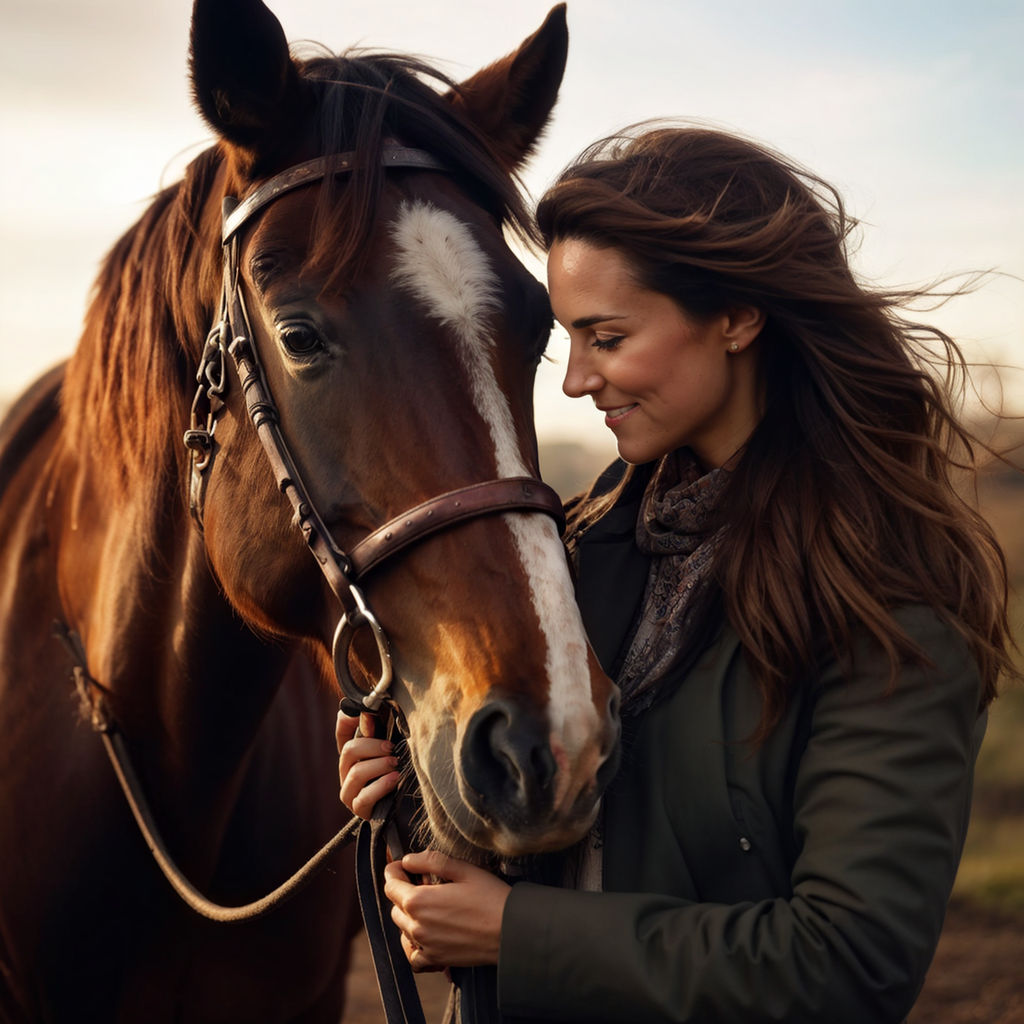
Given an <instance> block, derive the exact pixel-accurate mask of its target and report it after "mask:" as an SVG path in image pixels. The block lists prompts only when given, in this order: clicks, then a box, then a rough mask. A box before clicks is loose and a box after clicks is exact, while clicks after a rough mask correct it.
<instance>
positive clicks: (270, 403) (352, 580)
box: [184, 143, 564, 721]
mask: <svg viewBox="0 0 1024 1024" xmlns="http://www.w3.org/2000/svg"><path fill="white" fill-rule="evenodd" d="M356 159H357V158H356V154H355V153H341V154H336V155H334V156H329V157H320V158H318V159H316V160H310V161H307V162H306V163H302V164H297V165H296V166H294V167H291V168H289V169H288V170H286V171H283V172H282V173H281V174H278V175H277V176H275V177H274V178H271V179H270V180H269V181H267V182H266V183H265V184H263V185H261V186H260V187H259V188H257V189H256V191H254V192H253V193H252V194H251V195H249V196H248V197H247V198H246V199H244V200H243V201H241V202H239V201H238V200H236V199H233V198H226V199H225V200H224V203H223V227H222V236H221V242H222V245H223V247H224V283H223V287H222V290H221V298H220V314H219V316H218V318H217V322H216V323H215V324H214V326H213V328H212V329H211V330H210V333H209V335H208V336H207V339H206V344H205V346H204V349H203V353H202V357H201V359H200V363H199V370H198V373H197V374H196V380H197V382H198V387H197V389H196V393H195V397H194V399H193V402H192V412H191V418H190V424H189V429H188V430H187V431H186V432H185V438H184V440H185V445H186V447H187V448H188V449H189V451H190V453H191V471H190V479H189V509H190V511H191V513H192V517H193V519H194V521H195V522H196V524H197V525H198V526H199V528H200V529H202V521H203V498H204V493H205V488H206V481H207V479H208V477H207V474H208V473H209V470H210V467H211V464H212V461H213V457H214V454H215V451H216V445H215V442H214V431H215V428H216V425H217V415H218V413H219V412H220V411H221V410H222V409H223V407H224V394H225V391H226V389H227V373H226V364H227V359H226V357H227V356H230V357H231V360H232V362H233V364H234V367H235V371H236V373H237V375H238V379H239V381H240V383H241V388H242V393H243V395H244V397H245V404H246V409H247V412H248V415H249V418H250V419H251V420H252V423H253V426H254V427H255V429H256V433H257V436H258V437H259V439H260V442H261V444H262V445H263V450H264V452H265V453H266V455H267V458H268V459H269V461H270V466H271V469H272V470H273V473H274V478H275V480H276V482H277V485H278V487H279V488H280V490H281V491H282V492H283V493H284V494H285V496H286V497H287V498H288V501H289V503H290V504H291V506H292V510H293V518H292V523H293V525H294V526H296V527H297V528H298V529H299V531H300V532H301V533H302V536H303V538H304V540H305V541H306V544H307V546H308V547H309V549H310V551H311V552H312V554H313V557H314V558H315V559H316V562H317V564H318V565H319V566H320V569H321V571H322V572H323V574H324V577H325V578H326V580H327V583H328V585H329V586H330V588H331V590H332V592H333V593H334V595H335V597H337V599H338V601H339V603H340V605H341V616H340V618H339V619H338V623H337V626H336V628H335V631H334V641H333V645H332V647H333V649H332V656H333V661H334V672H335V675H336V676H337V679H338V684H339V686H340V687H341V690H342V693H343V694H344V699H345V700H346V701H348V702H349V704H348V707H347V708H346V710H348V711H349V712H350V713H355V712H357V711H359V710H366V711H371V712H375V711H377V710H379V709H380V707H381V705H382V703H383V702H384V701H388V702H389V703H390V704H391V706H392V709H393V710H394V712H395V715H396V718H397V719H398V720H399V721H402V720H403V718H404V716H403V714H402V712H401V710H400V709H399V708H398V705H397V702H396V701H394V699H393V697H392V696H391V692H390V690H391V682H392V679H393V669H392V659H391V645H390V643H389V641H388V638H387V635H386V634H385V632H384V629H383V627H382V626H381V624H380V622H379V620H378V619H377V616H376V615H374V613H373V611H372V610H371V609H370V607H369V605H368V604H367V601H366V598H365V596H364V594H363V592H362V589H361V588H360V587H359V586H358V581H360V580H361V579H362V578H363V577H364V576H366V574H367V573H369V572H370V571H371V570H372V569H374V568H376V567H377V566H378V565H380V564H381V563H382V562H384V561H386V560H388V559H390V558H392V557H393V556H394V555H396V554H397V553H398V552H399V551H402V550H404V549H405V548H407V547H409V546H410V545H412V544H415V543H418V542H419V541H421V540H423V539H424V538H426V537H429V536H431V535H432V534H434V533H437V532H438V531H440V530H445V529H448V528H450V527H452V526H454V525H456V524H458V523H461V522H463V521H465V520H467V519H472V518H476V517H479V516H483V515H489V514H493V513H499V512H508V511H526V512H543V513H545V514H546V515H549V516H551V517H552V518H553V519H555V521H556V522H558V523H559V524H560V525H561V524H562V523H563V522H564V520H563V512H562V502H561V499H560V498H559V497H558V495H557V494H556V493H555V492H554V491H553V490H552V489H551V488H550V487H548V486H547V484H544V483H542V482H541V481H540V480H537V479H534V478H533V477H508V478H504V479H497V480H486V481H482V482H480V483H475V484H471V485H469V486H468V487H462V488H459V489H457V490H453V491H448V492H446V493H444V494H441V495H439V496H437V497H435V498H431V499H430V500H428V501H425V502H423V503H422V504H420V505H417V506H416V507H415V508H413V509H410V510H409V511H407V512H405V513H403V514H402V515H400V516H396V517H395V518H394V519H391V520H389V521H388V522H386V523H384V524H383V525H382V526H380V527H378V528H377V529H376V530H374V531H373V532H372V533H370V535H369V536H367V537H365V538H364V539H363V540H361V541H360V542H359V543H358V544H356V545H355V546H354V547H353V548H352V549H351V550H350V551H349V552H347V553H346V552H345V551H343V550H341V548H340V547H338V545H337V543H336V542H335V540H334V538H333V536H332V535H331V532H330V530H329V529H328V528H327V526H326V524H325V523H324V520H323V517H322V516H321V515H320V513H319V511H318V510H317V508H316V506H315V504H314V503H313V501H312V499H311V497H310V491H309V489H308V488H307V487H306V485H305V484H304V483H303V481H302V478H301V476H300V474H299V472H298V468H297V466H296V463H295V460H294V459H293V458H292V455H291V453H290V451H289V448H288V444H287V441H286V439H285V437H284V434H283V432H282V430H281V421H280V416H279V414H278V409H277V406H276V404H275V402H274V399H273V396H272V395H271V393H270V389H269V386H268V384H267V378H266V376H265V374H264V373H263V370H262V367H261V366H260V361H259V355H258V352H257V348H256V343H255V334H254V332H253V329H252V324H251V322H250V320H249V314H248V311H247V310H246V307H245V300H244V297H243V295H242V289H241V283H240V274H239V249H240V240H239V239H240V234H241V230H242V228H243V227H245V226H246V225H247V224H248V223H249V222H250V221H251V219H252V218H253V216H254V215H255V214H256V213H258V212H259V211H261V210H263V209H265V208H266V207H267V206H269V205H270V204H271V203H272V202H274V201H275V200H276V199H278V198H280V197H281V196H282V195H285V194H286V193H288V192H290V191H292V190H294V189H297V188H301V187H303V186H306V185H311V184H314V183H316V182H319V181H321V180H323V179H324V178H325V177H327V176H329V175H340V174H346V173H348V172H350V171H351V170H352V169H353V167H354V166H355V162H356ZM380 159H381V164H382V166H383V167H385V168H391V167H394V168H421V169H426V170H439V171H443V170H444V169H445V168H444V166H443V165H442V164H441V163H440V162H439V161H438V160H436V159H435V158H434V157H433V156H431V155H430V154H429V153H426V152H424V151H423V150H418V149H408V148H406V147H403V146H399V145H396V144H393V143H385V145H384V146H383V148H382V151H381V157H380ZM361 629H368V630H369V631H370V633H371V635H372V637H373V640H374V643H375V645H376V649H377V658H378V662H379V666H380V669H379V673H378V675H377V679H376V682H375V683H374V684H373V686H372V688H371V690H370V692H369V693H366V692H364V691H363V690H361V689H360V688H359V686H358V685H357V684H356V682H355V680H354V679H353V677H352V673H351V670H350V668H349V653H350V650H351V647H352V643H353V641H354V639H355V637H356V635H357V634H358V632H359V631H360V630H361Z"/></svg>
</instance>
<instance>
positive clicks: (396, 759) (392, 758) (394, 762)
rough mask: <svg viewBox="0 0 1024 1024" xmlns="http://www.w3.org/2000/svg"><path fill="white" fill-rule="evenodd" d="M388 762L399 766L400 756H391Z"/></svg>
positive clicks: (395, 766) (394, 766)
mask: <svg viewBox="0 0 1024 1024" xmlns="http://www.w3.org/2000/svg"><path fill="white" fill-rule="evenodd" d="M388 764H389V765H391V767H392V768H397V767H398V758H397V757H389V758H388Z"/></svg>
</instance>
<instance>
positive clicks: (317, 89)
mask: <svg viewBox="0 0 1024 1024" xmlns="http://www.w3.org/2000/svg"><path fill="white" fill-rule="evenodd" d="M300 70H301V73H302V76H303V80H304V82H305V84H306V86H307V88H309V89H311V90H312V91H313V94H314V96H315V104H314V105H315V108H316V110H317V125H316V129H315V130H316V134H317V143H316V145H315V149H316V151H317V152H318V153H320V154H331V153H340V152H350V151H355V152H357V153H359V154H360V157H361V158H360V159H359V160H358V161H357V163H356V166H355V168H354V170H353V171H352V172H351V173H350V174H347V175H346V176H345V177H344V178H343V179H332V178H327V179H325V181H324V184H323V187H322V188H321V192H320V199H319V203H318V206H317V212H316V220H315V222H314V230H313V237H314V239H315V242H314V245H313V247H312V249H311V251H310V254H309V263H310V264H312V265H314V266H318V267H326V268H328V269H329V274H328V275H327V281H326V286H327V287H330V286H331V285H332V284H334V283H336V282H337V281H338V280H340V279H342V278H345V277H347V278H349V279H351V278H352V277H354V276H355V275H356V274H357V273H358V272H359V269H360V262H361V256H362V255H363V253H365V251H366V249H367V246H366V242H367V240H368V238H369V236H370V234H371V232H372V231H373V229H374V227H375V226H376V222H377V213H378V207H379V200H380V196H381V193H382V191H383V187H384V181H385V173H386V172H385V170H384V168H383V166H382V163H381V160H380V150H381V148H382V146H383V144H384V143H385V141H388V140H397V141H398V142H400V143H401V144H402V145H405V146H410V147H413V148H419V149H424V150H426V151H427V152H429V153H431V154H432V155H433V156H435V157H436V158H438V159H439V160H440V161H441V162H442V163H443V164H444V165H445V167H446V170H447V172H448V174H449V175H450V176H451V177H453V178H454V179H455V180H457V181H458V182H459V184H460V185H461V186H462V187H463V188H464V189H465V191H466V193H467V195H468V197H469V198H470V200H471V201H473V202H474V203H476V204H478V205H479V206H481V207H483V208H484V209H485V210H486V211H487V212H488V213H489V214H490V215H491V216H492V217H493V218H494V219H495V221H496V222H498V223H499V224H502V225H504V226H506V227H508V228H510V229H511V230H512V231H513V233H515V234H517V235H518V236H519V237H521V238H522V239H523V240H524V241H525V242H527V243H528V244H530V243H533V242H536V241H537V235H536V230H535V228H534V226H533V221H532V218H531V216H530V215H529V213H528V211H527V209H526V207H525V204H524V202H523V198H522V194H521V191H520V188H519V185H518V183H517V182H516V180H515V179H514V178H513V177H512V176H511V175H510V174H509V172H508V171H506V170H505V169H504V168H503V167H502V166H501V164H500V163H499V161H498V160H497V158H496V157H495V155H494V153H493V152H492V150H491V149H490V147H489V145H488V143H487V141H486V140H485V139H484V138H483V136H481V135H480V133H479V132H478V131H477V130H476V128H474V127H473V126H472V125H471V124H470V123H469V121H468V120H466V119H465V118H464V117H463V116H462V115H461V114H460V113H459V112H458V111H457V110H456V109H455V108H454V106H453V105H452V104H451V103H450V102H449V101H448V99H446V98H445V96H444V95H443V94H442V93H441V92H440V91H439V89H447V90H450V91H454V90H457V89H458V86H457V85H456V84H455V83H453V82H452V81H451V80H450V79H448V78H447V77H446V76H445V75H444V74H443V73H442V72H441V71H439V70H438V69H436V68H434V67H432V66H431V65H429V64H428V63H426V62H424V61H422V60H418V59H416V58H414V57H410V56H407V55H400V54H393V53H371V52H368V51H363V50H359V49H352V50H348V51H346V52H345V53H343V54H341V55H339V56H323V55H321V56H316V57H311V58H309V59H306V60H304V61H302V62H301V63H300ZM431 82H433V83H434V86H436V88H435V87H432V85H431V84H430V83H431ZM387 173H395V172H387Z"/></svg>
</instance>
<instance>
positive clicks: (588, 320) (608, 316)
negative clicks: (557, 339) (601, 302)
mask: <svg viewBox="0 0 1024 1024" xmlns="http://www.w3.org/2000/svg"><path fill="white" fill-rule="evenodd" d="M621 319H622V314H621V313H600V314H598V315H597V316H582V317H580V318H579V320H573V322H572V325H571V326H573V327H575V328H577V329H579V328H582V327H593V326H594V324H601V323H604V322H605V321H606V320H621Z"/></svg>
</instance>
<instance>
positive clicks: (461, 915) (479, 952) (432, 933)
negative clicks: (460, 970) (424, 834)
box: [384, 850, 509, 970]
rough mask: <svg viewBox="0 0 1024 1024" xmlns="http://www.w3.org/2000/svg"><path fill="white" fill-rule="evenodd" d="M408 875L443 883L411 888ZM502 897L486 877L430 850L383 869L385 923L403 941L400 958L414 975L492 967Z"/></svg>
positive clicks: (500, 887) (504, 889) (503, 889)
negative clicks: (392, 924)
mask: <svg viewBox="0 0 1024 1024" xmlns="http://www.w3.org/2000/svg"><path fill="white" fill-rule="evenodd" d="M409 872H412V873H416V874H420V873H422V874H425V875H430V876H433V877H435V878H439V879H443V880H445V881H446V883H447V884H444V885H431V884H424V885H413V884H412V882H411V881H410V880H409V874H408V873H409ZM508 893H509V887H508V885H506V884H505V882H503V881H502V880H501V879H500V878H497V877H496V876H494V875H492V874H491V873H490V872H488V871H485V870H484V869H483V868H479V867H476V866H475V865H473V864H467V863H466V862H464V861H460V860H456V859H454V858H452V857H447V856H445V855H444V854H442V853H439V852H438V851H436V850H431V851H427V852H425V853H413V854H406V855H405V856H404V857H403V858H402V859H401V861H394V862H392V863H390V864H388V865H387V866H386V867H385V868H384V894H385V895H386V896H387V898H388V899H389V900H391V902H392V904H393V906H392V910H391V919H392V920H393V921H394V922H395V924H396V925H397V927H398V929H399V931H401V933H402V934H403V935H404V936H405V938H406V939H407V940H408V945H407V946H406V955H407V956H409V960H410V963H411V964H412V965H413V967H414V968H415V969H417V970H428V969H433V968H439V967H451V966H464V967H469V966H474V965H478V964H494V963H497V962H498V948H499V945H500V941H501V917H502V913H503V911H504V907H505V901H506V899H507V898H508ZM403 945H404V944H403Z"/></svg>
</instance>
